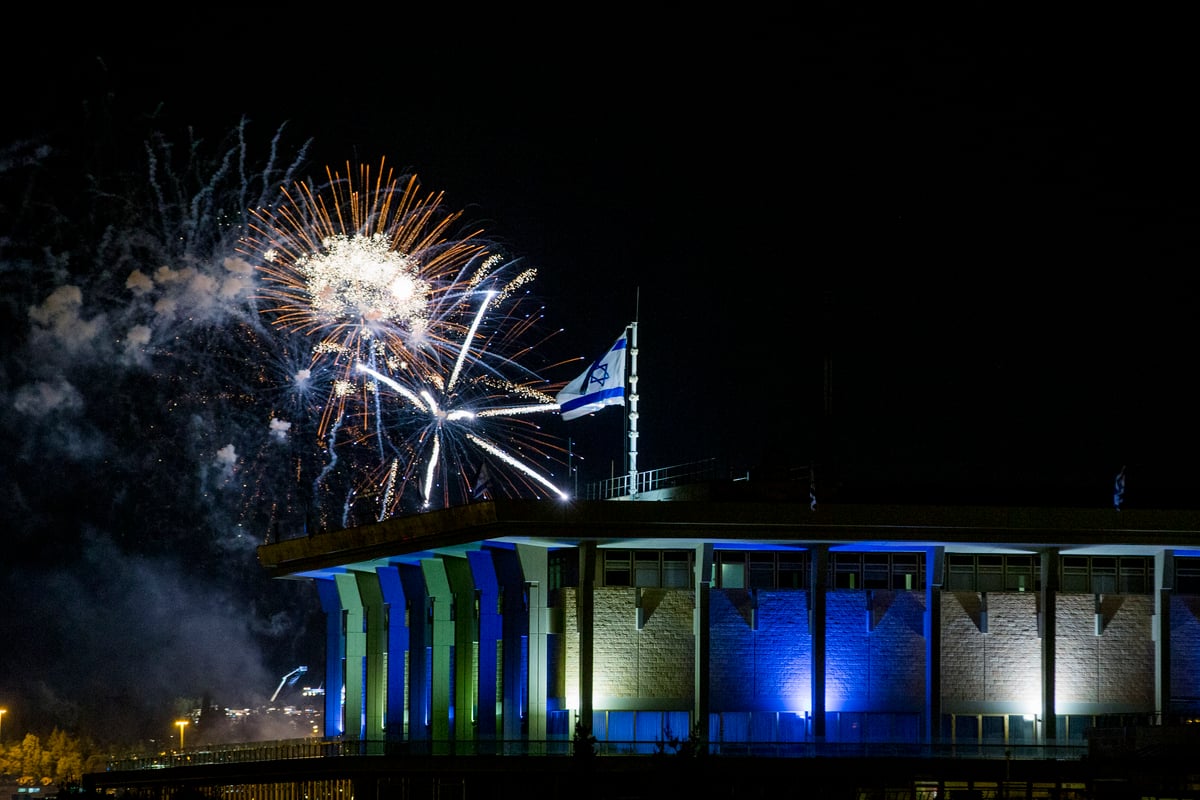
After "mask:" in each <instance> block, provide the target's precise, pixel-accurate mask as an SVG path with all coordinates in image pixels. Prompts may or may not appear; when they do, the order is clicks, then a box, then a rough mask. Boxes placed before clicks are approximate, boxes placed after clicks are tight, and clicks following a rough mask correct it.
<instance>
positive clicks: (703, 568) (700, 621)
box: [688, 544, 713, 742]
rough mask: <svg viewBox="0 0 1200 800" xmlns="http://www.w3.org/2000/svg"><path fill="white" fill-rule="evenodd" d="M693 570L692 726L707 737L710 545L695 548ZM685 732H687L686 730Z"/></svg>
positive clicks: (703, 737) (709, 739) (702, 738)
mask: <svg viewBox="0 0 1200 800" xmlns="http://www.w3.org/2000/svg"><path fill="white" fill-rule="evenodd" d="M694 558H695V559H696V572H695V575H694V576H693V581H694V583H695V586H696V589H695V591H696V600H695V611H694V612H693V613H692V637H693V638H694V639H695V641H696V647H695V649H696V653H695V663H694V667H693V670H692V673H693V675H694V678H693V679H694V681H695V685H694V686H693V687H692V692H693V696H694V700H693V702H692V717H693V719H692V726H693V727H695V728H696V729H697V733H698V734H699V736H700V740H701V741H703V742H709V741H711V737H710V736H709V726H708V714H709V705H708V695H709V689H710V683H709V641H710V638H711V631H710V630H709V605H708V603H709V591H710V590H711V588H712V582H713V546H712V544H702V545H699V546H698V547H697V548H696V551H695V555H694ZM688 733H691V731H689V732H688Z"/></svg>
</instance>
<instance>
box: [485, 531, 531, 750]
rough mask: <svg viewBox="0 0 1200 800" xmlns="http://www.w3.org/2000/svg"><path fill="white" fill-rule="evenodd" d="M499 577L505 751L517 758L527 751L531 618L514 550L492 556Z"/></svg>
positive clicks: (502, 722) (522, 575)
mask: <svg viewBox="0 0 1200 800" xmlns="http://www.w3.org/2000/svg"><path fill="white" fill-rule="evenodd" d="M492 563H493V564H495V566H496V577H497V580H498V581H499V584H500V592H501V594H502V595H503V597H502V598H501V601H500V609H501V610H500V613H501V614H502V615H503V617H504V618H503V620H502V621H501V623H500V624H501V628H502V629H503V634H502V639H501V642H500V647H501V653H500V671H501V677H500V688H501V701H500V724H501V731H502V734H503V737H504V742H505V749H506V752H507V751H510V750H511V751H512V752H514V753H516V754H518V755H519V754H522V753H524V751H525V747H524V744H523V743H522V741H521V740H522V732H521V717H522V712H523V710H524V708H525V691H526V681H525V648H524V646H523V643H524V641H525V637H526V635H527V634H528V633H529V614H528V612H527V610H526V608H525V576H524V573H523V572H522V571H521V562H520V559H519V558H518V556H517V553H516V551H515V550H499V549H498V550H496V551H495V552H494V554H493V556H492Z"/></svg>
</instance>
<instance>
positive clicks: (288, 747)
mask: <svg viewBox="0 0 1200 800" xmlns="http://www.w3.org/2000/svg"><path fill="white" fill-rule="evenodd" d="M595 749H596V754H597V755H598V756H606V757H620V756H635V757H636V756H654V755H660V756H666V757H672V758H674V757H680V758H682V757H685V756H683V755H681V754H679V753H678V752H677V751H676V750H673V749H672V748H671V747H670V746H669V745H663V744H662V743H656V742H642V741H617V742H613V741H607V742H597V743H596V746H595ZM573 752H574V745H573V743H572V742H571V741H569V740H563V739H556V740H548V741H535V742H529V741H500V740H495V741H485V742H475V741H472V742H446V741H439V742H396V741H384V740H343V739H333V740H325V739H315V738H307V739H288V740H282V741H274V742H252V743H246V744H228V745H214V746H211V747H196V748H188V749H185V750H173V751H169V752H161V753H156V754H152V755H131V756H127V757H122V758H117V759H113V760H110V761H109V763H108V771H110V772H113V771H120V770H143V769H164V768H167V767H181V766H200V765H210V764H236V763H251V762H259V761H282V760H288V759H301V758H338V757H345V756H389V757H404V756H406V755H411V756H443V755H444V756H479V755H504V756H570V755H572V754H573ZM706 752H707V753H708V754H710V755H726V756H754V757H756V758H926V759H980V758H983V759H997V760H1002V759H1012V760H1023V761H1029V760H1038V761H1077V760H1080V759H1082V758H1085V757H1086V756H1087V754H1088V747H1087V745H1086V744H1065V745H1025V744H1022V745H1011V744H1010V745H1005V744H977V743H971V744H963V743H937V744H928V743H926V744H907V743H902V742H737V743H731V742H722V743H711V744H709V745H708V746H707V748H706Z"/></svg>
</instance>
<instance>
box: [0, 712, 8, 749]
mask: <svg viewBox="0 0 1200 800" xmlns="http://www.w3.org/2000/svg"><path fill="white" fill-rule="evenodd" d="M7 713H8V709H7V708H0V743H3V742H4V715H5V714H7Z"/></svg>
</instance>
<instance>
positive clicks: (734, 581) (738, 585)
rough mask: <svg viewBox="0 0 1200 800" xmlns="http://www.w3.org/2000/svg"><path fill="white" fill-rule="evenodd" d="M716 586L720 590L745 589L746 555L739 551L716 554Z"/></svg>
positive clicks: (725, 551)
mask: <svg viewBox="0 0 1200 800" xmlns="http://www.w3.org/2000/svg"><path fill="white" fill-rule="evenodd" d="M717 564H718V567H719V569H718V570H717V585H718V586H720V587H721V588H722V589H745V588H746V554H745V553H744V552H742V551H741V550H721V551H719V552H718V553H717Z"/></svg>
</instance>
